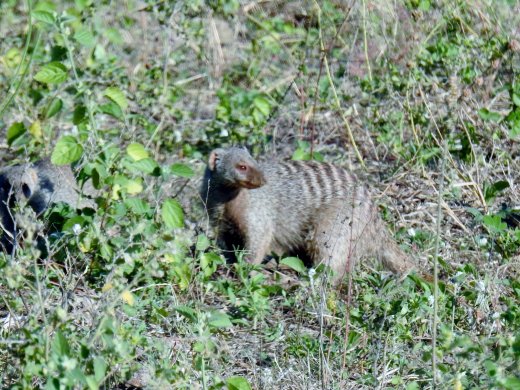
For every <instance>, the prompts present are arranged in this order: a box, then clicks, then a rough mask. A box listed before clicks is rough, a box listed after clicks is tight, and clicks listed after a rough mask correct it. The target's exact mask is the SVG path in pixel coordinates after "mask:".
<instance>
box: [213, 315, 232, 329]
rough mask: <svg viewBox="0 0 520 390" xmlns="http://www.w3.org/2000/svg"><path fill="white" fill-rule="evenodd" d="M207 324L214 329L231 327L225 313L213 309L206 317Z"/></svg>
mask: <svg viewBox="0 0 520 390" xmlns="http://www.w3.org/2000/svg"><path fill="white" fill-rule="evenodd" d="M208 325H209V326H210V328H215V329H224V328H231V327H233V324H232V323H231V320H230V319H229V316H228V315H227V314H226V313H223V312H221V311H214V312H212V313H211V315H210V316H209V319H208Z"/></svg>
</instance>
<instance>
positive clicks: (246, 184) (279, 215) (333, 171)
mask: <svg viewBox="0 0 520 390" xmlns="http://www.w3.org/2000/svg"><path fill="white" fill-rule="evenodd" d="M200 195H201V197H202V199H203V201H204V204H205V206H206V208H207V211H208V213H209V217H210V222H211V224H212V225H213V226H214V227H216V228H217V232H218V243H219V245H220V246H222V247H223V248H224V249H228V250H232V249H234V247H236V246H239V247H242V248H244V249H245V250H246V253H247V255H246V256H247V260H248V261H250V262H252V263H255V264H259V263H261V262H262V260H263V259H264V257H265V256H266V255H267V254H270V253H271V252H274V253H276V254H279V255H280V254H282V253H297V254H301V253H303V254H304V255H306V256H307V257H308V258H309V259H310V260H311V261H312V264H313V265H314V266H317V265H318V264H319V263H321V262H323V263H325V264H326V265H328V266H330V267H331V268H332V270H333V271H334V277H333V282H334V283H336V284H337V283H338V282H340V281H341V279H342V277H343V276H344V274H345V272H346V271H348V270H350V269H351V268H352V266H353V265H354V264H355V263H356V261H358V260H359V259H360V258H361V257H365V256H371V257H376V258H377V259H379V260H380V261H382V263H383V265H385V266H386V267H387V268H388V269H390V270H391V271H392V272H394V273H397V274H406V273H408V272H410V271H411V270H412V269H414V268H415V266H414V262H413V261H412V260H411V259H410V257H409V256H408V255H406V254H405V253H404V252H403V251H402V250H401V249H400V248H399V246H398V245H397V244H396V242H395V241H394V240H393V238H392V237H391V236H390V234H389V232H388V230H387V228H386V226H385V224H384V222H383V221H382V219H381V218H380V216H379V214H378V211H377V207H376V206H375V204H374V203H373V202H372V200H371V198H370V194H369V192H368V190H367V189H366V188H365V187H364V186H363V185H362V184H361V183H360V182H359V181H358V180H357V179H356V178H355V177H354V176H353V175H352V174H350V173H349V172H347V171H346V170H345V169H343V168H340V167H337V166H334V165H332V164H327V163H318V162H314V161H287V162H281V163H275V162H268V163H257V162H256V161H255V160H254V159H253V158H252V157H251V155H250V154H249V152H248V151H247V150H246V149H243V148H237V147H233V148H229V149H216V150H214V151H213V152H211V154H210V157H209V162H208V166H207V168H206V172H205V175H204V179H203V184H202V187H201V190H200Z"/></svg>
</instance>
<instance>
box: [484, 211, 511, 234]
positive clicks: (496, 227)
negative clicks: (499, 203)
mask: <svg viewBox="0 0 520 390" xmlns="http://www.w3.org/2000/svg"><path fill="white" fill-rule="evenodd" d="M482 222H483V223H484V225H485V226H486V228H487V229H488V230H489V232H490V233H497V234H498V233H502V232H503V231H505V230H506V229H507V224H506V223H505V222H502V218H500V217H499V216H498V215H485V216H484V218H482Z"/></svg>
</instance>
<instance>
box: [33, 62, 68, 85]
mask: <svg viewBox="0 0 520 390" xmlns="http://www.w3.org/2000/svg"><path fill="white" fill-rule="evenodd" d="M34 79H35V80H36V81H39V82H40V83H43V84H61V83H63V82H64V81H65V80H67V68H66V67H65V65H63V64H62V63H61V62H56V61H55V62H50V63H48V64H47V65H44V66H43V68H41V69H40V71H39V72H38V73H36V75H35V76H34Z"/></svg>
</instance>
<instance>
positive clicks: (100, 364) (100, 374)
mask: <svg viewBox="0 0 520 390" xmlns="http://www.w3.org/2000/svg"><path fill="white" fill-rule="evenodd" d="M106 372H107V363H106V362H105V359H103V358H102V357H100V356H97V357H96V358H95V359H94V377H95V378H96V381H97V382H98V383H101V381H102V380H103V378H104V377H105V374H106Z"/></svg>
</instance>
